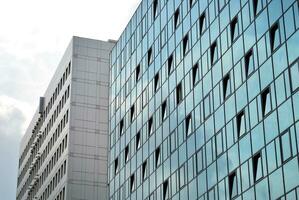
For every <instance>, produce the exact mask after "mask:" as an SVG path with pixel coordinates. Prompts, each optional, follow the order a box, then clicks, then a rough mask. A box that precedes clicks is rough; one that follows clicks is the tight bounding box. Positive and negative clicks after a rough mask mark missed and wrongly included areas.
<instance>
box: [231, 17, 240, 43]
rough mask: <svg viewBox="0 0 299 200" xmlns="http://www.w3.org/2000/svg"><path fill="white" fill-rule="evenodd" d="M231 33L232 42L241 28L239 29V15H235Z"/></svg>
mask: <svg viewBox="0 0 299 200" xmlns="http://www.w3.org/2000/svg"><path fill="white" fill-rule="evenodd" d="M230 34H231V40H232V42H233V41H234V40H235V39H236V38H237V37H238V35H239V29H238V17H235V18H234V19H233V20H232V21H231V23H230Z"/></svg>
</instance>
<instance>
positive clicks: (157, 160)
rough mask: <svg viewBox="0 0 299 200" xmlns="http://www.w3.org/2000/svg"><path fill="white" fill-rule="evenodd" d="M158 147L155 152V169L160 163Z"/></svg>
mask: <svg viewBox="0 0 299 200" xmlns="http://www.w3.org/2000/svg"><path fill="white" fill-rule="evenodd" d="M160 157H161V156H160V147H158V148H157V149H156V151H155V161H156V167H158V166H159V165H160V163H161V158H160Z"/></svg>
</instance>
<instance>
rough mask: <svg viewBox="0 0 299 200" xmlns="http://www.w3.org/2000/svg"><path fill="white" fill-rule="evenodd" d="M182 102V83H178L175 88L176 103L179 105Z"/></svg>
mask: <svg viewBox="0 0 299 200" xmlns="http://www.w3.org/2000/svg"><path fill="white" fill-rule="evenodd" d="M182 100H183V88H182V83H179V84H178V86H176V102H177V104H180V103H181V101H182Z"/></svg>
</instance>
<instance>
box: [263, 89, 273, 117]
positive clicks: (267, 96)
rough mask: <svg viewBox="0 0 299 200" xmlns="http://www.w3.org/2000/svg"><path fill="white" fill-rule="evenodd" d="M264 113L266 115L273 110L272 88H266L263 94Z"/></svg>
mask: <svg viewBox="0 0 299 200" xmlns="http://www.w3.org/2000/svg"><path fill="white" fill-rule="evenodd" d="M261 103H262V113H263V116H265V115H266V114H267V113H268V112H269V111H270V110H271V98H270V88H269V87H268V88H266V89H265V90H264V91H263V92H262V94H261Z"/></svg>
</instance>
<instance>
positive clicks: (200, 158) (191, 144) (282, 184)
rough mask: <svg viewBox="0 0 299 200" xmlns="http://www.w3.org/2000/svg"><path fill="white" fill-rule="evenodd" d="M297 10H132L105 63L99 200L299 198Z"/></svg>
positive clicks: (249, 3)
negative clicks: (105, 154)
mask: <svg viewBox="0 0 299 200" xmlns="http://www.w3.org/2000/svg"><path fill="white" fill-rule="evenodd" d="M298 7H299V3H298V1H297V0H142V2H141V3H140V5H139V7H138V9H137V10H136V12H135V14H134V15H133V17H132V19H131V20H130V22H129V24H128V25H127V27H126V29H125V30H124V32H123V33H122V35H121V37H120V39H119V41H118V42H117V44H116V46H115V47H114V49H113V50H112V53H111V69H110V70H111V77H110V95H111V96H110V108H109V119H110V127H109V131H110V139H109V161H108V166H109V169H108V170H109V173H108V174H109V177H108V182H109V198H110V199H112V200H120V199H132V200H139V199H148V200H155V199H159V200H160V199H162V200H164V199H175V200H178V199H184V200H188V199H189V200H193V199H201V200H207V199H209V200H212V199H240V200H241V199H244V200H245V199H250V200H251V199H278V198H282V199H298V198H299V167H298V152H299V121H298V120H299V89H298V88H299V61H298V56H299V9H298Z"/></svg>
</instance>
